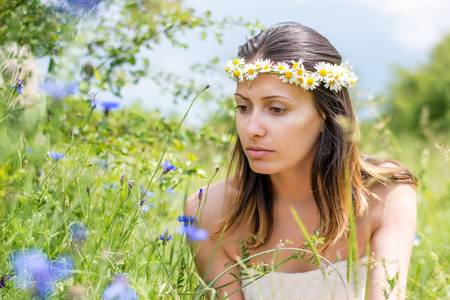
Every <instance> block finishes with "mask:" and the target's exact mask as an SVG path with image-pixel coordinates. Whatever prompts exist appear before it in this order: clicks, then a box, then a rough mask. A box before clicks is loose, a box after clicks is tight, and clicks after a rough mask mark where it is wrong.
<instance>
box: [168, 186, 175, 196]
mask: <svg viewBox="0 0 450 300" xmlns="http://www.w3.org/2000/svg"><path fill="white" fill-rule="evenodd" d="M166 192H168V193H169V194H170V195H176V194H177V193H176V192H175V189H173V188H170V187H168V188H166Z"/></svg>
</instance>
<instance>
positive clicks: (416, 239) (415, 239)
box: [413, 233, 420, 246]
mask: <svg viewBox="0 0 450 300" xmlns="http://www.w3.org/2000/svg"><path fill="white" fill-rule="evenodd" d="M413 245H414V246H420V236H419V235H418V234H417V233H415V234H414V242H413Z"/></svg>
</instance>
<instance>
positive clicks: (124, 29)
mask: <svg viewBox="0 0 450 300" xmlns="http://www.w3.org/2000/svg"><path fill="white" fill-rule="evenodd" d="M0 1H1V2H0V20H1V22H0V41H1V42H2V44H5V43H8V42H15V43H18V44H19V45H20V46H27V47H29V48H30V50H31V51H32V53H33V54H34V55H35V56H36V57H43V56H47V57H49V59H50V63H49V70H48V71H49V72H50V75H51V74H53V75H56V76H60V75H61V73H64V72H65V73H67V74H65V75H66V77H71V78H74V77H75V78H76V79H77V80H78V81H79V82H80V87H81V89H82V90H83V91H88V90H89V88H90V87H91V86H92V85H94V86H96V87H97V88H101V89H102V90H109V91H111V92H112V93H114V94H115V95H117V96H119V97H121V96H123V95H122V93H121V90H122V88H123V87H124V86H125V85H126V84H127V83H137V82H138V81H139V80H140V79H141V78H142V77H145V76H147V75H149V76H150V77H151V78H153V79H156V78H158V77H160V74H158V71H157V70H155V69H153V68H152V64H151V63H152V61H151V58H152V56H151V55H150V53H151V50H152V49H154V48H155V47H156V46H157V45H158V44H160V43H161V42H162V41H163V40H168V41H170V42H171V44H172V45H173V46H175V47H182V48H187V45H186V44H184V43H182V42H181V41H180V37H182V35H183V34H184V33H185V32H186V31H188V30H194V29H196V30H198V31H199V34H200V35H201V38H202V39H204V38H205V37H206V36H208V35H212V36H214V37H215V38H216V39H217V41H218V42H219V43H221V37H222V34H223V33H222V30H223V29H224V28H225V27H227V26H231V25H239V26H243V27H246V28H248V30H249V31H250V32H251V33H253V32H254V30H255V29H257V28H262V26H261V24H259V23H258V22H254V23H251V22H245V21H243V20H242V18H239V19H233V18H230V17H227V18H224V19H223V20H221V21H217V20H214V19H213V18H212V16H211V13H210V12H209V11H207V12H206V13H204V14H201V15H199V14H197V13H196V12H195V10H194V9H192V8H187V7H185V6H184V5H183V3H182V1H180V0H103V1H96V2H95V4H96V5H95V6H94V7H93V8H90V9H89V10H88V9H86V11H84V12H83V11H80V7H79V6H76V5H75V3H78V2H79V3H82V2H83V1H73V0H72V1H63V0H59V1H52V2H44V1H39V0H33V1H24V0H23V1H6V0H0ZM84 2H89V1H84ZM90 2H92V0H91V1H90ZM97 2H99V3H97ZM45 3H47V4H45ZM63 4H65V5H63ZM43 33H45V34H43ZM155 59H157V58H155ZM68 61H69V63H68ZM164 73H165V74H169V72H168V70H164ZM190 95H191V93H189V96H190Z"/></svg>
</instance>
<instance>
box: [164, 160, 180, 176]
mask: <svg viewBox="0 0 450 300" xmlns="http://www.w3.org/2000/svg"><path fill="white" fill-rule="evenodd" d="M161 167H163V169H164V171H163V175H166V174H167V173H169V172H170V171H176V170H177V169H178V168H177V167H175V166H174V165H172V164H171V163H170V161H169V160H167V159H166V160H165V161H164V162H163V163H162V164H161Z"/></svg>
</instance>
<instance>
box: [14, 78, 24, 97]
mask: <svg viewBox="0 0 450 300" xmlns="http://www.w3.org/2000/svg"><path fill="white" fill-rule="evenodd" d="M24 84H25V82H23V80H21V79H19V78H17V81H16V82H15V83H14V84H13V85H12V87H15V88H16V91H17V94H23V90H24V89H25V86H24Z"/></svg>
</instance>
